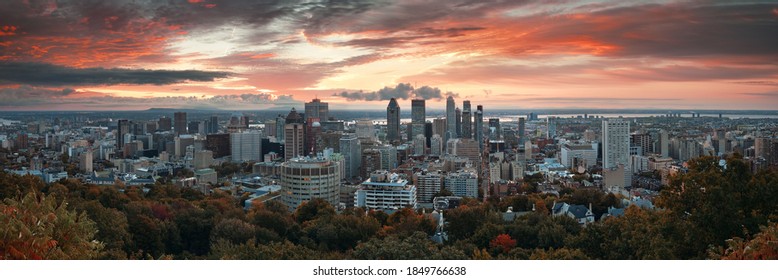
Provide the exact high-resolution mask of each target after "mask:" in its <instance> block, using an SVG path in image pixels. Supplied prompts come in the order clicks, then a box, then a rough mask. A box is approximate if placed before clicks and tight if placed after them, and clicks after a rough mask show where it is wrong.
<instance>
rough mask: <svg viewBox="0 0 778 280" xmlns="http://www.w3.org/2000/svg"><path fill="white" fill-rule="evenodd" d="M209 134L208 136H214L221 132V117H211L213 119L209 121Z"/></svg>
mask: <svg viewBox="0 0 778 280" xmlns="http://www.w3.org/2000/svg"><path fill="white" fill-rule="evenodd" d="M207 130H208V133H207V134H214V133H218V132H219V117H217V116H216V115H213V116H211V118H210V119H209V120H208V129H207Z"/></svg>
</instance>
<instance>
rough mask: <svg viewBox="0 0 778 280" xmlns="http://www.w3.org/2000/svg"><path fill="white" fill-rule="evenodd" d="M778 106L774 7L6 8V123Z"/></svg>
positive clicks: (1, 82) (179, 4)
mask: <svg viewBox="0 0 778 280" xmlns="http://www.w3.org/2000/svg"><path fill="white" fill-rule="evenodd" d="M447 96H453V97H454V98H455V100H456V101H457V104H458V106H460V107H461V104H462V100H471V102H472V103H473V104H474V105H476V104H482V105H483V106H484V107H485V108H486V109H488V108H499V109H514V108H515V109H518V110H521V109H533V108H571V109H572V108H607V109H620V108H630V109H698V110H699V109H712V110H715V109H727V110H736V109H743V110H775V109H778V2H776V1H625V0H622V1H564V0H546V1H522V0H513V1H499V0H495V1H475V0H397V1H357V0H342V1H335V0H330V1H293V0H266V1H254V0H231V1H226V0H224V1H220V0H113V1H97V0H79V1H75V0H61V1H53V0H4V1H3V3H2V5H0V110H145V109H148V108H182V109H224V110H262V109H283V108H290V107H302V104H303V103H304V102H307V101H310V100H311V99H313V98H319V99H321V100H322V101H326V102H329V103H330V109H331V110H332V109H376V110H383V109H384V108H385V107H386V105H387V104H388V100H389V99H390V98H397V99H398V101H399V104H400V107H401V108H408V109H409V108H410V99H414V98H423V99H427V106H428V107H430V108H444V107H445V98H446V97H447Z"/></svg>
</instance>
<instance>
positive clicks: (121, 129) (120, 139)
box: [116, 120, 131, 154]
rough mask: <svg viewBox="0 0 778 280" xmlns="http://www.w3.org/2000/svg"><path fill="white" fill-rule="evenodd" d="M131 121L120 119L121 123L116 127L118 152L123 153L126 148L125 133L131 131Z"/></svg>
mask: <svg viewBox="0 0 778 280" xmlns="http://www.w3.org/2000/svg"><path fill="white" fill-rule="evenodd" d="M130 126H131V125H130V121H128V120H119V124H118V125H117V127H116V154H123V153H122V152H121V151H123V150H124V135H125V134H127V133H130Z"/></svg>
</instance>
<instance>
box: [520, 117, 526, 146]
mask: <svg viewBox="0 0 778 280" xmlns="http://www.w3.org/2000/svg"><path fill="white" fill-rule="evenodd" d="M525 129H526V124H524V118H519V145H521V144H524V141H525V140H526V139H524V133H525V131H524V130H525Z"/></svg>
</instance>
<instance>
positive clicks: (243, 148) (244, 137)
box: [230, 131, 263, 162]
mask: <svg viewBox="0 0 778 280" xmlns="http://www.w3.org/2000/svg"><path fill="white" fill-rule="evenodd" d="M230 154H231V155H232V161H233V162H246V161H256V162H260V161H262V160H263V158H262V134H260V133H259V132H256V131H246V132H242V133H231V134H230Z"/></svg>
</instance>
